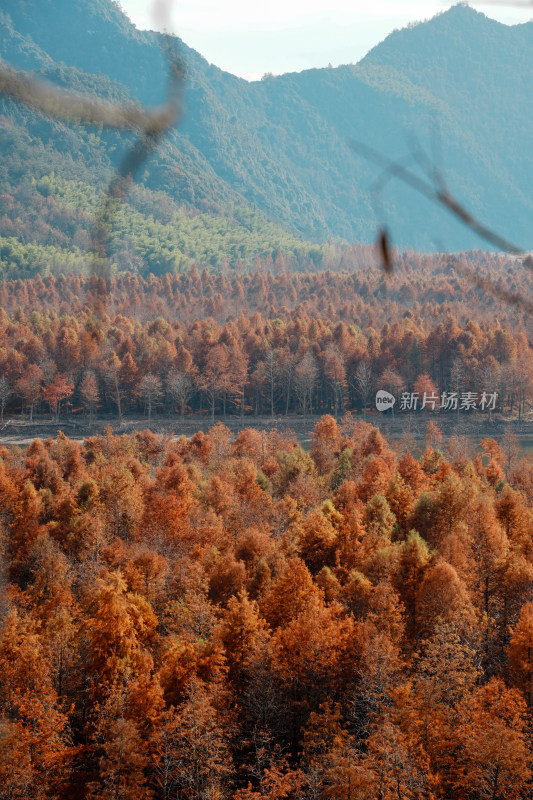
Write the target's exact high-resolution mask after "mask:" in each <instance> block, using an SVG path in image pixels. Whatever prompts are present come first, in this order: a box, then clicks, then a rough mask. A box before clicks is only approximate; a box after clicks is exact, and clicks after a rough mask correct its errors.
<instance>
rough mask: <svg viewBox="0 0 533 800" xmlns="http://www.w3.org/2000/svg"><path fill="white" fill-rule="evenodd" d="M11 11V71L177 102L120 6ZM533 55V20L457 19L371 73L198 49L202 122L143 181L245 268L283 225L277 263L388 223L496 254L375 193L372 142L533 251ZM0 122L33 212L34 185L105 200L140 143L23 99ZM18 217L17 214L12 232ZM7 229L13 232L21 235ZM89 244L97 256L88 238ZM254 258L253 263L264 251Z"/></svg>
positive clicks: (412, 204) (408, 204)
mask: <svg viewBox="0 0 533 800" xmlns="http://www.w3.org/2000/svg"><path fill="white" fill-rule="evenodd" d="M2 5H3V10H2V11H1V12H0V58H2V59H3V60H4V61H5V62H6V63H8V64H10V65H12V66H15V67H17V68H19V69H25V70H29V71H35V72H36V73H37V74H40V75H44V76H46V77H47V78H48V79H49V80H53V81H55V82H56V83H58V84H60V85H62V86H66V87H71V88H74V89H76V90H78V91H83V92H89V93H93V94H98V95H100V96H102V97H106V98H109V99H120V100H125V99H128V98H129V99H131V98H135V99H138V100H140V101H141V102H143V103H145V104H155V103H158V102H160V101H161V100H162V98H163V96H164V86H165V78H166V75H165V62H164V58H163V55H162V50H161V47H160V36H159V35H158V34H156V33H153V32H141V31H138V30H136V29H135V27H134V26H133V25H132V24H131V23H130V21H129V20H128V19H127V17H126V16H125V15H124V13H123V12H122V11H121V10H120V8H119V7H118V5H116V4H115V3H113V2H111V0H90V2H88V1H87V0H70V2H69V1H68V0H54V2H52V0H39V1H38V2H37V0H3V4H2ZM532 45H533V23H527V24H524V25H516V26H511V27H509V26H505V25H502V24H500V23H497V22H494V21H493V20H491V19H488V18H487V17H486V16H484V15H483V14H481V13H478V12H476V11H474V10H472V9H471V8H469V7H468V6H465V5H458V6H454V7H452V8H451V9H450V10H449V11H446V12H444V13H442V14H440V15H439V16H437V17H435V18H433V19H431V20H429V21H427V22H423V23H420V24H417V25H414V26H410V27H409V28H406V29H404V30H401V31H395V32H394V33H392V34H391V35H390V36H389V37H387V39H386V40H385V41H384V42H382V43H381V44H380V45H378V46H377V47H375V48H374V49H373V50H372V51H371V52H370V53H369V54H368V55H367V56H366V57H365V58H364V59H363V60H362V61H361V62H360V63H359V64H356V65H346V66H342V67H338V68H326V69H313V70H306V71H304V72H301V73H294V74H287V75H282V76H278V77H273V76H269V77H265V78H264V79H263V80H262V81H258V82H253V83H248V82H247V81H244V80H242V79H239V78H236V77H235V76H233V75H230V74H228V73H226V72H223V71H222V70H220V69H218V68H217V67H215V66H213V65H211V64H209V63H208V62H207V61H206V60H205V59H204V58H202V57H201V56H200V55H199V54H198V53H196V52H195V51H194V50H191V49H190V48H188V47H187V46H186V44H184V43H183V42H182V43H180V46H181V48H182V51H183V53H184V56H185V59H186V61H187V66H188V72H189V78H188V86H187V112H186V117H185V120H184V122H183V124H182V125H181V126H180V127H179V128H178V129H177V130H176V131H173V132H172V133H171V134H170V136H169V137H168V139H167V140H166V142H165V143H164V144H163V145H162V146H161V147H160V148H159V150H158V151H157V153H156V154H155V155H154V156H153V157H152V158H151V159H150V161H149V162H148V163H147V164H146V166H145V169H144V171H143V174H142V175H141V176H140V180H141V182H142V183H143V184H144V186H145V187H146V190H147V191H148V192H157V193H159V194H158V197H159V202H161V195H160V193H164V195H165V196H167V197H168V202H169V203H171V208H172V209H173V213H174V211H175V210H176V209H178V208H179V209H181V211H180V213H182V214H184V213H188V214H191V213H194V214H197V213H200V214H201V215H203V216H202V218H205V219H206V220H212V219H215V218H217V217H220V216H222V217H223V218H224V219H226V220H227V221H231V224H232V225H233V226H234V228H235V230H234V236H233V239H234V240H235V241H234V242H233V245H232V249H231V250H230V251H227V252H226V253H225V256H226V257H227V258H228V260H229V261H230V263H231V262H234V261H235V260H236V258H237V257H238V256H239V255H242V253H239V247H238V242H237V240H238V238H239V235H240V233H241V232H242V229H243V228H244V229H245V230H248V231H250V229H251V228H252V227H253V226H254V225H267V224H268V223H266V221H265V220H266V219H268V220H270V223H273V225H274V227H271V228H269V234H268V236H266V238H265V241H264V242H263V245H262V246H263V250H264V251H265V252H266V251H267V250H268V249H269V248H271V249H272V250H273V251H275V249H276V242H275V238H276V236H277V235H279V237H280V239H281V238H283V237H287V236H288V237H293V238H290V245H289V247H290V248H292V249H293V251H296V250H297V249H298V244H297V242H298V241H300V240H304V239H305V240H310V241H313V242H316V243H318V244H320V243H321V242H326V241H327V240H328V239H344V240H348V241H361V242H370V241H372V240H373V239H374V238H375V231H376V227H377V217H376V212H377V213H378V214H379V218H380V220H381V219H383V220H385V221H386V222H387V223H388V225H389V227H390V229H391V233H392V236H393V238H394V241H395V242H396V243H398V244H399V245H401V246H412V247H416V248H425V249H440V248H443V247H445V248H448V249H451V250H458V249H466V248H472V247H481V246H483V242H482V241H481V240H480V239H479V238H478V237H477V236H476V235H475V234H473V233H471V232H470V231H469V230H467V229H466V228H464V227H462V226H461V225H460V223H458V222H457V221H455V220H454V219H453V218H452V217H451V216H449V215H448V214H447V212H446V211H444V210H442V209H441V208H439V207H437V206H434V205H432V204H431V203H430V202H429V201H427V200H426V199H425V198H423V197H421V196H420V195H418V194H417V193H416V192H415V191H413V190H412V189H411V188H410V187H406V186H404V185H402V184H401V183H399V182H398V181H395V180H389V181H388V182H387V181H386V182H385V184H386V185H385V186H384V188H383V190H382V191H381V193H380V194H379V196H377V197H374V196H373V195H372V194H371V191H370V189H371V187H372V185H373V184H374V182H375V180H376V178H377V177H380V176H381V175H382V173H381V171H380V170H379V169H377V168H375V167H373V166H372V165H370V164H369V163H368V162H367V161H366V160H365V159H364V158H362V157H361V156H360V155H358V154H357V153H355V152H354V151H353V150H352V149H350V146H349V143H348V142H349V140H350V139H353V140H356V141H360V142H363V143H366V144H370V145H372V147H374V148H376V149H377V150H379V151H380V152H382V153H383V154H385V155H386V156H387V157H388V158H390V159H400V158H403V159H405V158H406V157H408V158H410V160H411V162H413V168H414V169H415V171H417V172H418V174H421V175H422V174H424V170H425V169H426V165H425V164H424V162H423V161H422V159H421V158H420V157H419V156H417V148H421V149H422V150H424V152H426V153H427V154H429V159H430V160H432V161H434V162H435V166H436V167H437V168H438V170H439V171H440V173H441V174H442V175H443V176H444V178H445V180H446V183H447V185H448V188H449V189H450V191H451V192H452V193H453V194H454V195H455V196H456V197H457V198H458V199H459V200H460V201H461V202H462V203H463V204H464V205H465V206H466V207H467V208H468V209H469V210H471V211H472V212H473V213H475V214H476V216H478V217H479V218H480V219H481V221H483V222H484V223H485V224H487V225H489V226H493V227H494V228H495V229H496V230H497V231H498V232H499V233H501V234H502V235H503V236H506V237H508V238H509V239H511V240H514V241H516V242H517V244H519V245H521V246H523V247H525V248H528V249H529V248H531V247H532V246H533V241H532V239H533V232H532V231H533V229H532V226H531V218H532V213H533V189H532V187H533V162H532V160H531V158H530V154H531V152H532V151H533V134H532V130H533V126H532V125H531V117H532V111H533V102H532V99H531V90H530V87H531V85H532V84H533V47H532ZM0 115H1V118H0V146H1V147H2V153H3V154H4V158H3V159H2V161H1V162H0V193H4V194H7V195H12V194H13V187H14V186H18V187H20V186H21V185H24V187H25V192H26V197H27V202H28V204H30V205H31V203H32V202H33V201H32V199H31V197H32V192H36V191H37V190H36V189H35V185H36V184H35V180H34V179H37V180H41V179H43V178H49V179H51V180H52V183H53V185H54V186H55V185H56V184H58V185H59V184H60V183H61V182H62V181H63V182H65V181H66V182H67V183H68V186H69V187H70V188H68V190H67V189H65V184H64V183H63V184H62V186H63V189H62V191H63V193H64V192H65V191H66V192H67V194H69V193H70V194H72V192H74V195H76V192H77V191H78V190H74V189H73V187H75V186H78V187H79V186H80V185H83V187H85V188H84V189H83V192H82V195H83V194H84V193H85V195H84V196H86V195H87V192H89V193H90V192H94V191H96V190H100V189H101V188H102V187H103V186H104V185H105V182H106V180H108V179H109V176H110V174H111V171H112V169H113V167H114V166H115V165H116V163H117V162H118V160H119V159H120V157H121V154H122V153H123V152H124V151H125V149H126V148H127V146H128V143H129V142H130V137H128V136H127V135H125V134H123V133H117V132H114V131H108V130H99V129H94V128H93V129H91V128H89V127H87V128H83V127H81V126H77V127H76V126H72V127H70V126H66V125H64V124H62V123H58V122H56V121H52V122H51V121H48V120H45V119H43V118H42V117H40V115H38V114H35V113H34V112H33V111H31V110H27V109H21V108H18V107H16V106H14V105H13V104H12V103H9V102H7V101H4V102H3V103H2V104H1V105H0ZM415 139H416V142H417V144H415V143H414V142H415ZM415 156H416V157H415ZM430 166H431V165H430ZM87 187H89V188H87ZM78 194H79V192H78ZM73 202H74V201H73ZM39 203H41V201H40V200H39ZM41 205H42V204H41ZM137 210H140V211H141V213H142V209H137ZM239 215H240V218H239ZM4 216H6V212H5V209H4ZM7 216H8V217H9V213H8V214H7ZM145 216H146V215H145ZM1 219H2V207H1V206H0V225H1ZM9 219H10V220H11V222H12V225H13V230H12V231H11V233H12V235H13V236H14V237H15V238H17V236H18V237H19V238H20V236H19V233H20V231H19V230H18V229H17V223H16V221H14V220H13V214H11V217H9ZM243 219H244V220H245V222H244V224H243V222H242V220H243ZM259 220H261V222H259ZM143 224H144V223H143ZM206 224H207V225H208V226H209V224H211V223H210V222H206ZM280 226H282V227H283V229H284V233H283V234H282V233H281V227H280ZM52 227H53V226H52ZM145 227H146V226H145ZM8 232H9V231H8ZM0 233H3V235H4V236H5V235H6V230H5V228H4V229H3V228H1V227H0ZM28 235H29V234H28V233H26V234H25V236H26V239H27V238H28ZM269 237H270V238H269ZM272 237H273V238H272ZM294 237H296V238H294ZM52 239H53V235H52ZM78 239H79V240H80V247H81V246H82V244H83V243H82V241H81V240H82V239H83V237H80V236H78ZM52 243H53V244H57V243H56V242H55V241H53V242H52ZM64 246H66V243H64ZM302 246H303V245H302ZM304 249H305V248H304ZM320 252H321V251H319V250H316V253H318V254H319V257H321V256H320ZM246 255H247V256H249V257H250V258H251V257H252V250H250V249H249V250H246ZM215 260H216V259H215Z"/></svg>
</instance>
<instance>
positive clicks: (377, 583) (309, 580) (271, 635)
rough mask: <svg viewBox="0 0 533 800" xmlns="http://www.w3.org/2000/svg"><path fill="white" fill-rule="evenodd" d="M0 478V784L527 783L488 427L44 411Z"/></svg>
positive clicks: (291, 791)
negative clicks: (139, 421) (179, 422)
mask: <svg viewBox="0 0 533 800" xmlns="http://www.w3.org/2000/svg"><path fill="white" fill-rule="evenodd" d="M0 488H1V492H0V497H1V505H0V522H1V528H0V532H1V539H0V542H1V547H2V553H3V561H4V568H3V574H2V583H3V586H2V589H3V591H2V607H1V609H0V614H1V621H2V629H1V635H0V674H1V676H2V678H1V681H0V714H1V736H2V740H1V747H0V797H1V798H2V800H4V799H5V800H8V798H9V800H28V798H43V799H44V798H47V800H62V798H72V797H76V798H96V797H101V798H104V799H105V800H111V798H118V797H120V798H122V800H141V799H142V800H157V799H158V798H161V799H162V800H170V798H175V799H176V800H198V798H215V797H216V798H220V800H225V798H228V800H229V798H232V799H233V800H259V799H260V798H268V800H282V798H286V799H287V800H322V799H324V800H326V798H346V800H374V798H377V797H380V798H382V799H383V800H392V798H395V800H396V799H397V798H401V799H402V798H404V799H406V798H419V799H420V800H422V799H424V800H428V799H429V798H442V799H443V800H444V799H445V798H449V800H452V798H453V800H462V799H463V798H464V800H467V798H468V800H482V799H483V798H488V797H490V798H494V800H518V798H526V797H529V796H530V788H531V777H532V774H531V767H530V765H531V757H532V750H531V738H530V730H531V722H532V716H531V715H532V685H533V684H532V682H533V668H532V663H531V658H530V652H531V646H532V641H533V606H532V604H531V592H532V590H533V561H532V553H533V549H532V546H531V544H532V536H533V510H532V509H533V468H532V465H531V462H529V461H527V462H526V461H520V460H518V458H517V455H516V448H515V447H514V443H513V441H512V437H510V436H507V437H505V439H504V440H503V441H502V442H501V443H500V444H498V443H497V442H496V441H494V440H493V439H486V440H485V441H483V442H482V444H481V447H480V450H479V452H477V453H474V452H472V451H471V447H470V445H469V443H468V441H466V440H464V439H462V438H455V439H453V440H452V441H451V442H450V444H449V446H448V450H447V452H446V453H443V452H442V449H441V441H440V433H439V430H438V428H437V427H436V426H435V425H433V424H430V426H429V427H428V435H427V446H426V449H425V452H424V453H423V455H422V456H421V457H420V459H418V460H417V459H415V458H413V456H412V455H411V454H410V452H409V451H408V450H403V449H400V450H398V451H395V450H393V449H391V447H390V446H389V445H388V443H387V442H386V440H385V439H384V438H383V437H382V436H381V434H380V433H379V432H378V431H377V430H376V429H375V428H373V427H372V426H370V425H368V424H367V423H364V422H358V423H354V421H353V420H352V419H351V418H350V417H346V418H345V419H344V420H343V422H342V424H338V423H337V422H336V421H335V420H334V419H333V418H332V417H331V416H325V417H323V418H322V419H321V420H320V421H319V423H318V424H317V425H316V427H315V430H314V434H313V440H312V446H311V450H310V452H305V451H304V450H302V449H301V447H299V445H298V444H297V443H296V441H294V440H293V439H291V438H287V437H283V436H281V435H280V434H278V433H276V432H273V433H269V434H265V433H261V432H259V431H254V430H243V431H242V432H241V433H240V434H239V435H238V436H237V437H236V438H235V439H232V438H231V437H230V434H229V431H228V430H227V429H226V428H225V427H224V426H223V425H221V424H220V423H217V425H215V426H214V427H213V428H212V429H211V430H210V431H209V433H208V434H203V433H198V434H196V435H194V436H193V437H192V438H191V439H190V440H186V439H185V438H181V439H179V440H174V441H172V440H170V439H168V438H163V437H157V436H154V435H153V434H151V433H149V432H145V433H142V434H137V435H136V436H134V437H133V436H131V437H130V436H124V437H116V436H113V435H112V434H111V433H110V432H109V433H106V435H105V436H103V437H100V438H91V439H87V440H86V441H85V442H84V443H83V444H80V443H76V442H73V441H69V440H68V439H67V438H66V437H65V436H63V435H59V436H58V438H57V439H56V440H48V441H46V442H41V441H39V440H36V441H34V442H33V443H32V444H31V445H30V446H29V447H28V449H27V450H26V451H25V452H22V451H20V450H19V449H14V450H7V449H5V448H3V449H2V451H1V453H0Z"/></svg>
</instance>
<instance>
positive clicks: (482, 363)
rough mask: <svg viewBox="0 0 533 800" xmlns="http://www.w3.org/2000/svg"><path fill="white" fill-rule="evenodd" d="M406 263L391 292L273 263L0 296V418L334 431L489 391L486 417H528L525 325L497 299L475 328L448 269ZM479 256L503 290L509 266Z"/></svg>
mask: <svg viewBox="0 0 533 800" xmlns="http://www.w3.org/2000/svg"><path fill="white" fill-rule="evenodd" d="M413 258H415V256H414V255H411V256H409V255H408V254H406V255H405V263H403V261H402V263H400V264H399V266H398V269H397V272H396V273H395V275H394V276H393V278H392V279H391V281H390V282H387V283H385V282H384V280H383V278H382V277H381V276H380V274H379V272H378V271H377V270H375V271H371V272H368V273H363V272H362V271H357V272H344V271H341V272H339V273H335V272H333V271H329V272H316V273H296V274H289V273H287V271H286V270H285V269H284V268H283V264H282V261H283V259H282V256H279V258H278V259H277V260H278V265H277V266H278V268H277V270H275V271H274V272H272V271H266V272H264V271H258V272H256V273H254V274H251V275H247V274H239V275H234V276H233V277H232V278H231V279H230V278H229V277H228V276H227V275H225V274H221V275H213V274H211V273H208V272H207V271H203V272H202V273H200V272H198V270H196V269H193V270H191V271H189V272H188V273H186V274H185V275H181V276H180V275H166V276H162V277H160V278H155V277H153V276H152V277H150V278H148V279H146V280H144V279H142V278H140V277H138V276H133V275H126V276H124V277H122V278H114V279H112V280H111V281H110V282H109V285H108V286H107V287H106V286H105V285H104V284H103V282H102V281H101V280H99V279H95V278H91V279H84V278H81V277H80V276H72V275H71V276H69V277H60V278H57V279H56V278H54V277H52V276H50V277H48V278H46V279H42V278H41V277H40V276H39V277H37V278H35V279H34V280H29V281H15V282H4V283H3V284H1V285H0V307H1V310H0V337H1V338H0V342H1V347H0V412H1V415H2V419H3V418H4V415H5V413H6V412H7V413H8V414H17V413H24V414H26V415H28V416H29V417H30V418H32V417H33V414H34V413H35V412H36V411H40V412H41V413H43V412H44V413H48V412H49V413H51V414H53V415H54V416H55V418H56V419H59V417H60V414H61V410H62V409H63V410H65V409H73V410H75V411H76V412H77V413H81V412H85V414H86V416H89V417H93V416H94V415H95V414H96V413H106V414H109V415H113V416H115V417H116V416H118V417H119V418H122V417H123V416H124V415H128V414H131V413H139V412H142V411H143V410H144V411H145V412H146V414H147V415H148V417H149V418H150V417H151V416H152V414H153V413H164V414H171V413H177V412H179V413H181V414H182V415H183V414H185V413H189V412H193V413H207V414H210V415H211V416H212V417H214V416H215V415H219V414H220V415H224V416H225V415H227V414H238V415H241V416H245V415H246V414H251V413H254V414H269V415H271V416H273V417H274V416H279V415H282V414H288V413H294V412H296V413H302V414H303V415H306V414H307V413H333V414H334V415H335V416H337V417H338V416H339V415H342V414H343V413H344V411H346V410H350V411H354V412H355V411H357V412H359V413H360V412H363V413H364V412H365V410H366V409H367V408H368V406H369V404H370V403H371V402H373V394H374V392H375V391H376V389H379V388H383V389H385V390H387V391H390V392H392V393H393V394H395V396H399V395H400V394H401V393H402V392H404V391H406V392H412V391H416V392H419V394H420V398H422V396H423V393H424V392H427V393H428V394H430V393H434V392H435V393H437V394H439V393H440V392H442V391H448V392H450V391H454V392H457V393H458V394H459V395H461V394H462V393H466V392H478V393H481V392H483V391H485V392H497V393H498V396H499V399H498V405H497V410H500V411H504V412H505V413H507V412H509V413H511V414H512V413H518V414H519V415H522V414H524V413H525V412H527V411H529V401H530V399H531V393H532V390H533V353H532V351H531V346H530V340H529V338H528V333H529V323H528V322H527V320H524V328H523V330H521V329H520V312H519V311H518V310H517V309H515V308H512V307H509V306H506V305H505V304H504V303H503V302H502V301H498V300H497V299H494V298H492V299H491V303H492V304H493V308H494V310H495V314H497V315H498V316H497V317H496V318H495V319H494V321H491V322H490V323H487V322H486V321H483V318H484V317H486V313H487V306H481V304H480V302H479V294H477V295H476V294H475V293H473V290H472V288H471V287H470V286H469V284H468V283H466V282H465V281H464V279H461V278H459V277H457V276H456V275H455V274H454V273H453V264H452V263H450V265H449V267H450V268H449V272H447V271H446V269H444V268H443V260H444V258H445V257H444V256H441V257H431V258H430V257H428V258H422V257H418V256H417V257H416V258H418V261H419V263H418V264H417V265H413V264H412V262H411V260H410V259H413ZM447 258H449V257H447ZM485 258H486V261H487V262H488V263H489V265H490V264H492V266H493V274H494V275H496V276H498V275H499V276H500V278H499V279H500V280H501V281H502V282H503V281H504V280H505V275H506V269H507V268H508V265H506V261H505V259H503V258H500V257H485ZM398 259H399V260H400V261H401V259H400V256H399V254H398ZM478 263H479V265H480V264H481V258H479V259H478ZM526 274H527V273H526V272H525V271H524V272H523V273H522V274H521V277H523V275H526ZM517 280H519V279H518V278H517ZM507 282H509V279H508V278H507ZM408 294H409V296H410V297H411V300H410V301H409V299H408ZM474 298H476V300H477V305H476V304H475V303H474V302H473V300H474ZM470 302H472V310H471V311H469V310H468V307H467V304H469V303H470ZM405 305H408V306H410V308H408V309H407V310H404V312H403V315H402V314H400V308H401V307H404V306H405ZM388 319H393V320H395V321H394V322H392V323H389V322H388V321H387V320H388ZM502 323H503V327H502ZM511 326H512V327H511ZM509 329H512V330H514V331H515V332H514V333H510V332H509ZM459 411H460V409H459Z"/></svg>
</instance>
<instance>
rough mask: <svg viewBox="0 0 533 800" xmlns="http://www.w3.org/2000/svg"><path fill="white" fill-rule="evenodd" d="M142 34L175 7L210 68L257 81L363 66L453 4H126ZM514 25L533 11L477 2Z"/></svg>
mask: <svg viewBox="0 0 533 800" xmlns="http://www.w3.org/2000/svg"><path fill="white" fill-rule="evenodd" d="M121 5H122V7H123V8H124V10H125V11H126V12H127V13H128V15H129V16H130V18H131V19H132V20H133V22H134V23H135V24H136V25H137V26H138V27H139V28H157V27H158V25H157V22H156V21H155V19H156V18H155V17H154V14H153V8H154V5H155V6H160V7H162V6H164V5H168V6H169V7H170V13H169V15H168V19H169V22H170V27H171V29H172V32H173V33H176V34H177V35H178V36H180V37H181V38H182V39H183V41H185V42H186V43H187V44H188V45H190V46H191V47H193V48H194V49H195V50H198V51H199V52H200V53H201V54H202V55H203V56H205V58H207V60H208V61H210V62H211V63H213V64H216V65H217V66H218V67H221V68H222V69H225V70H227V71H228V72H233V73H234V74H235V75H240V76H242V77H243V78H248V79H249V80H256V79H258V78H260V77H261V75H263V73H265V72H274V73H275V74H277V73H281V72H292V71H298V70H302V69H308V68H309V67H323V66H326V65H327V64H328V63H331V64H333V65H334V66H337V65H338V64H346V63H352V62H356V61H359V59H360V58H362V57H363V56H364V55H365V53H367V52H368V51H369V50H370V49H371V48H372V47H373V46H374V45H375V44H377V43H378V42H380V41H382V40H383V39H384V38H385V36H387V34H388V33H390V32H391V31H392V30H394V28H401V27H404V26H405V25H407V23H409V22H415V21H417V20H422V19H427V18H429V17H432V16H433V15H434V14H436V13H438V12H439V11H444V10H445V9H446V8H448V7H449V5H450V3H446V2H441V3H438V2H437V3H435V2H431V1H430V0H410V2H402V0H365V2H362V0H327V1H326V0H268V2H265V1H264V0H263V1H262V0H219V2H214V1H213V0H190V2H180V0H174V2H172V1H171V0H168V2H167V0H155V4H154V2H153V0H121ZM472 5H473V7H474V8H476V9H477V10H478V11H482V12H483V13H485V14H487V15H488V16H490V17H494V18H495V19H498V20H500V21H501V22H506V23H508V24H513V23H518V22H527V21H528V20H530V19H531V18H532V17H533V8H532V7H531V5H530V6H529V8H528V7H527V6H526V7H522V8H520V7H518V6H517V7H513V6H507V7H506V6H505V5H498V4H493V5H485V4H482V3H472Z"/></svg>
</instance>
